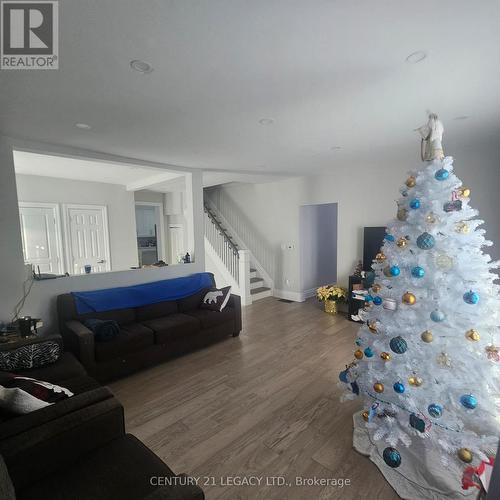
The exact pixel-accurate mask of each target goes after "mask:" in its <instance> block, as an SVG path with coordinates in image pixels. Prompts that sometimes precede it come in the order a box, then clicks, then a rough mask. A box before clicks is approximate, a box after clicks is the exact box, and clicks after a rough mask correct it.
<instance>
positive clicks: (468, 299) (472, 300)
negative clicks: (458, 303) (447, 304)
mask: <svg viewBox="0 0 500 500" xmlns="http://www.w3.org/2000/svg"><path fill="white" fill-rule="evenodd" d="M464 302H465V303H466V304H473V305H474V304H477V303H478V302H479V294H478V293H476V292H473V291H472V290H470V291H469V292H465V293H464Z"/></svg>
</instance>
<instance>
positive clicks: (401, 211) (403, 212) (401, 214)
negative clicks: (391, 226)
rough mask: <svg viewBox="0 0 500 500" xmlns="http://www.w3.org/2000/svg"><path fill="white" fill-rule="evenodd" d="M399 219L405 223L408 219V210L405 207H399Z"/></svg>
mask: <svg viewBox="0 0 500 500" xmlns="http://www.w3.org/2000/svg"><path fill="white" fill-rule="evenodd" d="M397 218H398V220H400V221H405V220H406V219H408V210H406V208H404V207H399V208H398V213H397Z"/></svg>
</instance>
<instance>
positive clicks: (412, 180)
mask: <svg viewBox="0 0 500 500" xmlns="http://www.w3.org/2000/svg"><path fill="white" fill-rule="evenodd" d="M405 184H406V185H407V187H409V188H412V187H415V186H416V185H417V179H415V177H414V176H413V175H410V177H408V179H406V182H405Z"/></svg>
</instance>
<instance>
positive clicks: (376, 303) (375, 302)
mask: <svg viewBox="0 0 500 500" xmlns="http://www.w3.org/2000/svg"><path fill="white" fill-rule="evenodd" d="M373 303H374V304H375V305H376V306H379V305H380V304H382V298H381V297H379V296H378V295H377V296H376V297H373Z"/></svg>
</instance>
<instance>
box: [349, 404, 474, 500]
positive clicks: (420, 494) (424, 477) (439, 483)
mask: <svg viewBox="0 0 500 500" xmlns="http://www.w3.org/2000/svg"><path fill="white" fill-rule="evenodd" d="M353 422H354V433H353V446H354V449H355V450H357V451H358V452H359V453H361V454H363V455H366V456H368V457H370V460H371V461H372V462H373V463H374V464H375V465H376V466H377V467H378V468H379V469H380V471H381V472H382V474H383V475H384V476H385V478H386V479H387V481H388V482H389V484H390V485H391V486H392V487H393V488H394V490H395V491H396V493H397V494H398V495H399V496H400V497H401V498H404V499H405V500H423V499H425V500H442V499H447V500H465V499H472V498H475V497H476V496H477V494H478V490H477V489H476V488H470V489H469V490H462V472H463V467H458V466H457V465H456V463H454V462H455V461H451V462H452V463H450V464H449V465H448V466H447V467H444V466H443V464H442V463H441V460H440V457H439V454H438V453H436V452H435V451H434V450H431V451H429V450H427V449H426V448H425V447H424V445H423V440H422V439H418V438H413V439H412V444H411V446H410V447H408V448H407V447H406V446H404V445H402V444H401V445H398V447H397V449H398V451H399V453H400V454H401V465H400V466H399V467H398V468H397V469H393V468H392V467H389V466H388V465H386V463H385V462H384V459H383V458H382V452H383V451H384V448H386V447H387V446H388V445H387V443H386V442H385V441H383V440H381V441H379V442H374V441H372V440H371V438H370V435H369V434H368V432H367V430H366V427H365V422H364V420H363V417H362V416H361V414H360V413H359V412H357V413H355V414H354V415H353ZM422 457H425V459H424V460H422Z"/></svg>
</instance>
